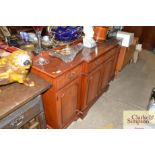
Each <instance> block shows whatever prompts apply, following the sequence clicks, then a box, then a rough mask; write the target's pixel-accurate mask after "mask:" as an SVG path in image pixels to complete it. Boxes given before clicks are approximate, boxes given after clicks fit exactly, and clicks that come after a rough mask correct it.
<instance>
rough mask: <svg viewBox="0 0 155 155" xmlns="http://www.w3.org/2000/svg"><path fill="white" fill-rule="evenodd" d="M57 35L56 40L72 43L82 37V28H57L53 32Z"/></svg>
mask: <svg viewBox="0 0 155 155" xmlns="http://www.w3.org/2000/svg"><path fill="white" fill-rule="evenodd" d="M52 31H53V32H54V33H55V39H56V40H58V41H63V42H71V41H73V40H75V39H77V38H79V37H80V36H81V35H82V31H83V27H82V26H57V27H56V28H53V30H52Z"/></svg>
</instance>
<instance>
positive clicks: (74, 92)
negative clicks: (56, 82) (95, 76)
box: [58, 79, 80, 127]
mask: <svg viewBox="0 0 155 155" xmlns="http://www.w3.org/2000/svg"><path fill="white" fill-rule="evenodd" d="M79 93H80V81H79V79H76V80H74V81H72V82H71V83H70V84H69V85H67V86H66V87H64V88H63V89H62V90H61V91H59V92H58V100H59V102H58V103H59V104H60V107H61V113H60V114H61V122H62V127H64V126H66V125H67V124H68V123H69V122H70V121H71V120H72V119H73V118H74V117H75V116H76V111H77V108H78V104H79Z"/></svg>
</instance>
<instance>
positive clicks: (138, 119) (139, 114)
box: [123, 111, 155, 129]
mask: <svg viewBox="0 0 155 155" xmlns="http://www.w3.org/2000/svg"><path fill="white" fill-rule="evenodd" d="M123 128H126V129H145V128H155V111H124V113H123Z"/></svg>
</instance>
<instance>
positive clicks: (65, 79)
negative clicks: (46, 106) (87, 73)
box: [56, 65, 82, 90]
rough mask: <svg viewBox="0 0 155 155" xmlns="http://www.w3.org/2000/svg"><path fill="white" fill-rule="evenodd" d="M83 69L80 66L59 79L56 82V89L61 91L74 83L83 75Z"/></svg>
mask: <svg viewBox="0 0 155 155" xmlns="http://www.w3.org/2000/svg"><path fill="white" fill-rule="evenodd" d="M81 71H82V68H81V65H78V66H77V67H75V68H74V69H72V70H70V71H68V72H67V73H65V74H63V75H62V76H60V77H58V78H57V79H56V80H57V81H56V89H57V90H58V89H60V88H62V87H64V86H65V85H66V84H67V83H69V82H71V81H73V80H74V79H75V78H77V77H78V76H79V75H80V74H81Z"/></svg>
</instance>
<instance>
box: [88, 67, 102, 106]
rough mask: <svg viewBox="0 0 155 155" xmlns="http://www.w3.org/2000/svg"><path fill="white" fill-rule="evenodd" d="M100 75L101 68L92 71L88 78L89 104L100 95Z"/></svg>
mask: <svg viewBox="0 0 155 155" xmlns="http://www.w3.org/2000/svg"><path fill="white" fill-rule="evenodd" d="M100 76H101V70H100V69H97V70H96V71H95V72H93V73H91V74H90V77H89V78H88V94H87V104H89V103H90V102H92V101H93V100H94V99H95V98H96V97H97V95H98V88H99V80H100Z"/></svg>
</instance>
